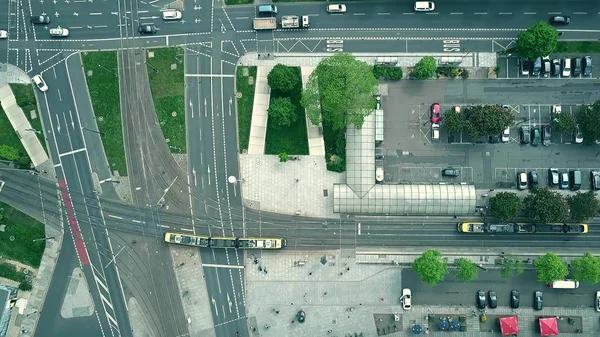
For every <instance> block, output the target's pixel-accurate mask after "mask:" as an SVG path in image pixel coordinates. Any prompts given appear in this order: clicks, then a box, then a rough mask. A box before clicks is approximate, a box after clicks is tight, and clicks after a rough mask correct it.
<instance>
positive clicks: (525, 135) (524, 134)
mask: <svg viewBox="0 0 600 337" xmlns="http://www.w3.org/2000/svg"><path fill="white" fill-rule="evenodd" d="M519 136H520V138H521V144H529V138H530V135H529V125H523V126H521V128H520V129H519Z"/></svg>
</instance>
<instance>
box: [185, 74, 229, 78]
mask: <svg viewBox="0 0 600 337" xmlns="http://www.w3.org/2000/svg"><path fill="white" fill-rule="evenodd" d="M185 77H235V75H228V74H185Z"/></svg>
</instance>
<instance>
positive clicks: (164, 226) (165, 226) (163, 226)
mask: <svg viewBox="0 0 600 337" xmlns="http://www.w3.org/2000/svg"><path fill="white" fill-rule="evenodd" d="M158 227H162V228H169V226H167V225H158Z"/></svg>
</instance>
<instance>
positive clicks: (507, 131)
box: [502, 126, 510, 143]
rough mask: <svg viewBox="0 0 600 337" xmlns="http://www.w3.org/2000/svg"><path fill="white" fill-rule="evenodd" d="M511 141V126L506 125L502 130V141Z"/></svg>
mask: <svg viewBox="0 0 600 337" xmlns="http://www.w3.org/2000/svg"><path fill="white" fill-rule="evenodd" d="M508 142H510V126H508V127H506V129H504V131H503V132H502V143H508Z"/></svg>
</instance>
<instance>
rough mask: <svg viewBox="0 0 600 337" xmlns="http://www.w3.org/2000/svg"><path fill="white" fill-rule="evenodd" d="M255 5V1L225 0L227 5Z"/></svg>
mask: <svg viewBox="0 0 600 337" xmlns="http://www.w3.org/2000/svg"><path fill="white" fill-rule="evenodd" d="M252 3H254V1H253V0H225V4H226V5H249V4H252Z"/></svg>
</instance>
